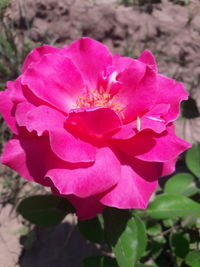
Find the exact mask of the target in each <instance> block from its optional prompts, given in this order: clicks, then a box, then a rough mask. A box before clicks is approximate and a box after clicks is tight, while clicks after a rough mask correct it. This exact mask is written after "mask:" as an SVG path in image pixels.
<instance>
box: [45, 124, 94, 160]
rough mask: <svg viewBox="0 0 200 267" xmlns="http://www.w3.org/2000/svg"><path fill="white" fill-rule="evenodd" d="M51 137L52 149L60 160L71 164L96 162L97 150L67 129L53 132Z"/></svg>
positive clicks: (50, 133)
mask: <svg viewBox="0 0 200 267" xmlns="http://www.w3.org/2000/svg"><path fill="white" fill-rule="evenodd" d="M49 135H50V145H51V149H52V150H53V152H54V153H55V154H56V155H57V156H58V157H59V158H60V159H62V160H65V161H68V162H71V163H77V162H93V161H94V160H95V157H96V148H95V147H94V146H93V145H91V144H90V143H87V142H84V141H82V140H81V139H79V138H76V137H75V136H73V135H72V134H70V133H69V132H68V131H66V130H65V129H62V128H60V129H54V130H51V131H50V132H49Z"/></svg>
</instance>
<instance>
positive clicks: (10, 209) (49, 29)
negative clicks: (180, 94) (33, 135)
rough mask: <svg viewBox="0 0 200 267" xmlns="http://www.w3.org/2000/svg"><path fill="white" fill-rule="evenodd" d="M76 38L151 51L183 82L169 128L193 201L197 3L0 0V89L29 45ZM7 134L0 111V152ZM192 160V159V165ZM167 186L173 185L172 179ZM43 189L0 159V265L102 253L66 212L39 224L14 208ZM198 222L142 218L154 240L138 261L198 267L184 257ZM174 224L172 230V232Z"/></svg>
mask: <svg viewBox="0 0 200 267" xmlns="http://www.w3.org/2000/svg"><path fill="white" fill-rule="evenodd" d="M82 36H89V37H92V38H94V39H96V40H98V41H101V42H103V43H104V44H105V45H107V46H108V47H109V48H110V50H111V51H112V52H113V53H119V54H121V55H124V56H129V57H133V58H136V57H138V56H139V55H140V53H141V52H142V51H143V50H144V49H150V50H151V51H152V52H153V54H154V55H155V57H156V60H157V63H158V67H159V72H160V73H162V74H165V75H167V76H168V77H171V78H173V79H176V80H178V81H181V82H183V83H184V85H185V88H186V90H187V91H188V92H189V93H190V98H189V101H187V102H184V103H183V104H182V107H181V108H182V109H181V116H180V118H179V120H178V121H177V122H176V131H177V134H178V135H179V136H180V137H182V138H184V139H185V140H187V141H188V142H190V143H192V144H194V147H193V150H192V152H190V155H189V153H188V156H187V155H186V156H187V157H188V160H186V161H185V155H183V156H182V157H181V158H180V159H179V162H178V163H177V171H176V173H175V175H176V174H177V173H182V172H184V173H186V176H187V175H188V177H189V176H190V178H184V179H185V180H184V181H186V183H185V190H186V189H187V190H188V188H189V190H190V191H189V193H188V191H187V192H186V193H184V194H185V195H186V196H187V197H189V198H192V199H194V200H196V201H199V191H200V190H199V177H200V146H199V142H200V117H199V115H200V1H199V0H57V1H55V0H35V1H32V0H0V90H4V89H5V87H6V81H8V80H14V79H15V78H16V77H17V76H18V75H19V74H20V70H21V65H22V63H23V60H24V58H25V56H26V55H27V53H28V52H29V51H30V50H32V49H33V48H34V47H37V46H40V45H42V44H50V45H54V46H57V47H61V46H62V45H64V44H65V45H67V44H70V43H71V42H72V41H74V40H76V39H78V38H80V37H82ZM10 137H11V133H10V131H9V130H8V128H7V127H6V125H5V124H4V122H3V119H2V117H0V151H2V148H3V146H4V143H5V142H6V141H7V140H8V139H9V138H10ZM191 155H192V156H191ZM191 158H192V160H191ZM191 161H192V166H193V165H194V164H196V165H195V166H196V167H195V168H196V169H195V171H194V169H193V167H191ZM188 162H189V163H188ZM194 162H195V163H194ZM191 177H192V178H191ZM166 181H167V179H164V180H163V181H161V187H160V188H159V189H158V194H159V193H162V192H164V191H165V190H166V189H165V184H166ZM174 184H178V182H177V178H175V181H174ZM186 187H187V188H186ZM191 188H192V189H193V190H192V191H191ZM167 190H170V189H169V186H168V189H167ZM184 192H185V191H184ZM191 192H192V193H191ZM44 193H46V192H45V191H44V189H42V188H40V186H38V185H35V184H30V183H28V184H27V183H26V181H24V180H22V179H19V176H18V175H17V174H16V173H14V172H12V171H11V170H9V169H7V168H6V167H4V166H2V165H0V266H1V267H13V266H22V267H32V266H37V267H46V266H47V267H57V266H58V267H62V266H69V267H79V266H82V264H81V261H82V259H83V258H84V257H85V256H88V255H93V254H99V253H107V252H106V248H102V247H101V246H100V245H93V244H92V243H90V242H89V241H88V242H86V241H84V239H83V238H82V237H81V235H80V234H79V231H78V229H77V227H76V218H75V217H73V216H71V217H70V216H69V217H68V218H67V219H66V221H65V222H64V223H63V224H62V225H59V226H56V227H51V228H48V229H45V230H41V229H40V228H37V227H34V226H33V225H31V224H30V223H28V222H26V221H25V220H23V219H22V218H21V217H20V216H18V215H17V214H16V211H15V209H16V207H17V205H18V203H19V201H20V200H21V199H23V198H24V197H26V196H30V195H34V194H44ZM199 220H200V217H199V218H195V220H189V224H187V222H185V221H184V223H185V224H184V225H183V220H182V221H180V219H177V220H175V221H173V220H172V221H171V222H165V223H163V221H162V222H160V221H157V222H155V221H154V222H153V223H152V222H151V221H150V222H149V221H148V220H147V222H146V223H147V229H150V230H148V235H149V244H154V245H155V246H154V247H153V250H151V249H150V248H149V249H147V251H146V254H145V255H144V257H143V260H142V263H147V264H155V265H154V266H160V267H164V266H181V267H183V266H191V267H199V266H200V258H198V257H199V256H198V255H199V254H198V255H197V261H196V262H197V263H196V264H197V265H194V263H192V264H193V265H192V264H191V262H190V260H189V261H188V260H187V259H186V255H189V254H188V253H190V251H199V241H200V240H199V227H200V224H199ZM152 225H153V226H152ZM155 225H156V226H155ZM148 227H149V228H148ZM152 227H153V231H152V230H151V229H152ZM174 227H175V228H174ZM174 229H179V232H178V235H176V236H175V237H174V236H173V234H175V233H176V230H174ZM166 231H167V232H166ZM165 232H166V233H165ZM163 233H164V234H163ZM77 244H78V245H77ZM177 244H178V245H177ZM150 246H151V245H150ZM182 246H183V247H182ZM180 248H181V249H180ZM177 250H180V251H181V252H180V251H178V252H177ZM177 253H178V254H177ZM195 257H196V256H195ZM193 258H194V257H193ZM91 266H92V265H91Z"/></svg>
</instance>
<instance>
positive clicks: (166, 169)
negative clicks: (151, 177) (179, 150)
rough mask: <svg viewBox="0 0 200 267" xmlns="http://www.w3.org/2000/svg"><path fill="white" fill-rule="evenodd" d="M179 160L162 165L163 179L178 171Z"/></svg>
mask: <svg viewBox="0 0 200 267" xmlns="http://www.w3.org/2000/svg"><path fill="white" fill-rule="evenodd" d="M176 162H177V158H175V159H172V160H170V161H167V162H163V163H162V174H161V177H163V176H167V175H170V174H172V173H173V172H174V171H175V169H176Z"/></svg>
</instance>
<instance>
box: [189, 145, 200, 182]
mask: <svg viewBox="0 0 200 267" xmlns="http://www.w3.org/2000/svg"><path fill="white" fill-rule="evenodd" d="M186 165H187V167H188V169H189V170H190V171H191V172H192V173H193V174H194V175H196V176H197V177H198V178H200V144H196V145H193V146H192V148H190V149H189V150H188V151H187V153H186Z"/></svg>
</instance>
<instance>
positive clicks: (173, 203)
mask: <svg viewBox="0 0 200 267" xmlns="http://www.w3.org/2000/svg"><path fill="white" fill-rule="evenodd" d="M199 212H200V204H198V203H197V202H195V201H193V200H191V199H189V198H187V197H185V196H183V195H176V194H162V195H159V196H157V197H156V198H155V200H154V201H153V202H151V203H150V204H149V207H148V209H147V214H149V216H150V217H152V218H155V219H167V218H173V217H176V216H179V217H185V216H189V215H195V214H198V213H199Z"/></svg>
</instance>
